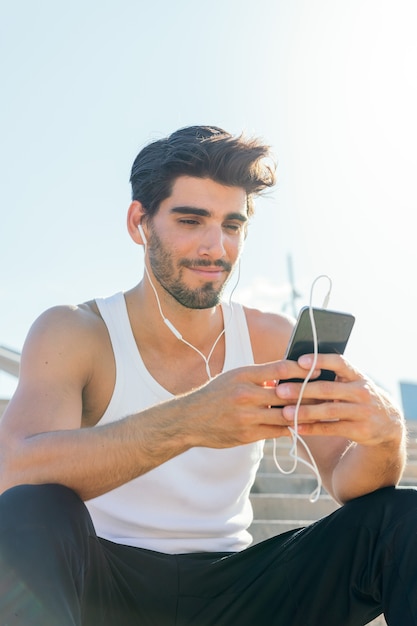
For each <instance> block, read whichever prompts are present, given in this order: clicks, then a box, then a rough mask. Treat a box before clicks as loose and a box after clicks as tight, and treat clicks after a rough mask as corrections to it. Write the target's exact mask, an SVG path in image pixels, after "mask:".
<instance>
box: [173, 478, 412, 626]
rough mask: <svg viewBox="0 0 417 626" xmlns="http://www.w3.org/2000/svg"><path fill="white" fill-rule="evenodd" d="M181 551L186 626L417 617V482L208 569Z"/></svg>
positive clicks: (405, 622) (317, 625) (311, 624)
mask: <svg viewBox="0 0 417 626" xmlns="http://www.w3.org/2000/svg"><path fill="white" fill-rule="evenodd" d="M200 558H203V557H200ZM204 558H206V557H204ZM182 560H183V562H182V564H181V570H180V571H181V577H180V599H179V603H180V604H179V607H180V613H179V615H180V619H179V621H178V623H179V624H181V626H194V625H195V624H199V626H214V625H215V626H230V624H239V625H240V626H252V625H253V624H258V625H259V626H274V625H275V626H281V625H282V624H285V626H299V625H300V624H303V626H304V625H305V626H323V625H324V624H326V625H331V626H333V625H334V626H336V625H337V626H362V625H364V624H366V623H368V622H369V621H371V620H372V619H373V618H375V617H376V616H377V615H379V614H381V612H384V613H385V616H386V620H387V623H388V624H389V625H390V626H416V625H417V491H415V490H405V489H394V488H387V489H381V490H379V491H377V492H374V493H372V494H369V495H367V496H364V497H362V498H358V499H356V500H353V501H352V502H350V503H348V504H347V505H345V506H343V507H341V509H339V510H338V511H336V512H335V513H333V514H332V515H330V516H328V517H326V518H323V519H322V520H320V521H318V522H316V523H315V524H313V525H312V526H310V527H308V528H306V529H301V530H299V531H295V532H289V533H284V534H283V535H279V536H278V537H275V538H273V539H270V540H268V541H265V542H263V543H261V544H259V545H256V546H254V547H253V548H249V549H248V550H245V551H244V552H242V553H239V554H235V555H231V556H228V557H226V558H224V557H223V558H219V559H217V560H214V561H213V562H211V563H210V567H206V568H204V570H201V569H200V567H199V564H198V558H197V556H196V555H188V556H186V557H182Z"/></svg>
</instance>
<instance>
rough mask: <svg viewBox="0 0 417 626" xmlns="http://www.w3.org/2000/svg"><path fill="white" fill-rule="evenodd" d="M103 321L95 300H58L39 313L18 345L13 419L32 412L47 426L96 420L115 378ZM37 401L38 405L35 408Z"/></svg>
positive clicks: (35, 419) (11, 406)
mask: <svg viewBox="0 0 417 626" xmlns="http://www.w3.org/2000/svg"><path fill="white" fill-rule="evenodd" d="M114 376H115V370H114V361H113V353H112V349H111V344H110V339H109V336H108V333H107V329H106V326H105V324H104V322H103V320H102V319H101V317H100V315H99V312H98V310H97V307H96V305H95V302H86V303H84V304H80V305H74V306H72V305H68V306H67V305H61V306H56V307H53V308H50V309H48V310H46V311H45V312H44V313H42V314H41V315H40V316H39V317H38V318H37V319H36V320H35V322H34V323H33V325H32V327H31V328H30V330H29V333H28V336H27V338H26V341H25V344H24V346H23V350H22V356H21V362H20V374H19V383H18V387H17V390H16V393H15V394H14V396H13V398H12V401H11V402H10V403H9V408H8V413H11V414H12V415H13V419H14V421H15V422H17V421H19V420H20V421H22V422H23V421H25V428H26V427H27V426H26V424H27V423H28V420H27V419H25V420H23V418H22V416H23V415H28V414H30V416H31V418H30V419H31V421H32V422H33V424H34V425H35V427H39V428H40V427H43V428H44V429H45V430H50V429H53V428H54V427H56V426H58V425H59V427H63V425H66V426H67V427H73V426H74V425H77V424H80V420H81V423H83V424H84V425H88V424H91V423H95V422H96V421H97V420H98V419H99V417H100V415H101V414H102V412H103V410H104V408H105V407H106V405H107V403H108V401H109V398H110V396H111V393H112V388H113V387H112V386H113V383H114ZM35 407H36V410H35Z"/></svg>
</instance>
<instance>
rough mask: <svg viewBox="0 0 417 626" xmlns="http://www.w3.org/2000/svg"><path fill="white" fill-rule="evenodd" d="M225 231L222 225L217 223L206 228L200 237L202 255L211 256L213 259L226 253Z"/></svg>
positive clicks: (199, 249)
mask: <svg viewBox="0 0 417 626" xmlns="http://www.w3.org/2000/svg"><path fill="white" fill-rule="evenodd" d="M224 239H225V236H224V232H223V229H222V227H221V226H217V225H215V224H213V225H210V226H208V227H207V228H205V229H204V232H203V233H202V237H201V239H200V243H199V247H198V253H199V255H200V256H210V257H211V258H213V259H216V258H219V259H220V258H222V257H223V256H224V255H225V252H226V250H225V246H224Z"/></svg>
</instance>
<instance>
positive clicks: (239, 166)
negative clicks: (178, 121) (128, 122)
mask: <svg viewBox="0 0 417 626" xmlns="http://www.w3.org/2000/svg"><path fill="white" fill-rule="evenodd" d="M184 175H185V176H195V177H197V178H211V179H212V180H215V181H216V182H218V183H221V184H224V185H229V186H233V187H242V188H243V189H245V190H246V194H247V198H248V205H247V206H248V216H250V215H251V214H252V213H253V196H254V195H256V194H259V193H261V192H262V191H263V190H264V189H265V188H267V187H271V186H272V185H274V183H275V164H274V162H273V160H272V158H271V155H270V150H269V146H267V145H264V144H262V143H261V142H260V141H259V140H258V139H245V138H244V137H243V136H242V135H240V136H238V137H233V136H232V135H231V134H230V133H228V132H226V131H224V130H222V129H221V128H217V127H216V126H189V127H187V128H182V129H180V130H177V131H176V132H174V133H172V135H169V137H166V138H165V139H159V140H158V141H154V142H152V143H150V144H149V145H147V146H145V148H143V150H141V152H140V153H139V154H138V156H137V157H136V159H135V161H134V163H133V166H132V171H131V176H130V182H131V185H132V200H138V201H139V202H141V204H142V205H143V207H144V209H145V211H146V212H147V214H148V215H149V216H151V217H152V216H153V215H154V214H155V213H156V212H157V210H158V208H159V205H160V203H161V202H162V201H163V200H165V199H166V198H168V197H169V196H170V195H171V191H172V185H173V183H174V182H175V180H176V179H177V178H178V177H179V176H184Z"/></svg>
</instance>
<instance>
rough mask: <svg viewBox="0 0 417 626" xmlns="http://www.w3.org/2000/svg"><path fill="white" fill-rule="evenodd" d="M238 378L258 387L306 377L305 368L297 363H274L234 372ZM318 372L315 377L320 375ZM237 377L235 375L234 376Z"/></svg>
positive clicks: (252, 366)
mask: <svg viewBox="0 0 417 626" xmlns="http://www.w3.org/2000/svg"><path fill="white" fill-rule="evenodd" d="M234 372H235V373H236V376H238V377H239V378H241V379H242V380H243V379H244V380H248V381H250V382H253V383H255V384H257V385H261V386H270V383H272V382H273V383H275V384H276V382H277V381H280V380H288V379H292V378H298V379H304V378H305V377H306V371H305V368H303V367H301V366H300V365H299V364H298V363H297V361H285V360H284V361H273V362H271V363H265V364H260V365H251V366H249V367H244V368H240V369H239V370H234ZM319 373H320V371H319V370H317V371H316V372H315V375H317V376H318V375H319ZM232 375H235V374H232Z"/></svg>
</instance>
